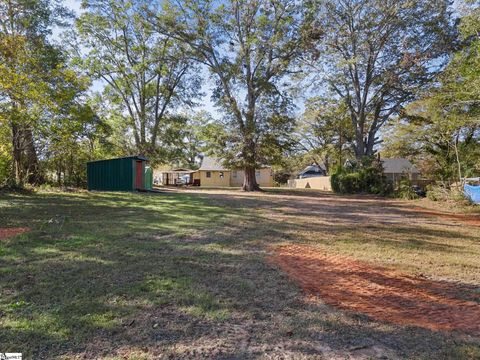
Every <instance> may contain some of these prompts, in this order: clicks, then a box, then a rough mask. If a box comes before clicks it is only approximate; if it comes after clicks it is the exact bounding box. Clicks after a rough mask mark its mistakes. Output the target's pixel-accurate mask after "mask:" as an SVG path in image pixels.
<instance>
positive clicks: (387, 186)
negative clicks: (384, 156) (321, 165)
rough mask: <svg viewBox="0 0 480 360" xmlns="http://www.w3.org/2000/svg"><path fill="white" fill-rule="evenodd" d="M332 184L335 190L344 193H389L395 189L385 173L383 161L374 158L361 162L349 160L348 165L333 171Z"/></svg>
mask: <svg viewBox="0 0 480 360" xmlns="http://www.w3.org/2000/svg"><path fill="white" fill-rule="evenodd" d="M331 184H332V189H333V191H335V192H338V193H343V194H354V193H369V194H378V195H387V194H389V193H391V192H392V189H393V187H392V184H391V183H390V182H389V181H388V180H387V178H386V177H385V175H384V174H383V168H382V165H381V163H380V162H379V161H377V160H376V159H372V158H366V159H364V160H362V161H361V162H360V163H355V162H349V163H348V166H345V167H338V168H337V169H335V170H334V172H333V173H332V176H331Z"/></svg>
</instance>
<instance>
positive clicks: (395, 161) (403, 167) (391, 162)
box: [381, 158, 420, 174]
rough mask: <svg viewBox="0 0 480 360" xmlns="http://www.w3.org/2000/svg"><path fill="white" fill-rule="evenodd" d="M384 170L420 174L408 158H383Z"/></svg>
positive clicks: (390, 172) (392, 172)
mask: <svg viewBox="0 0 480 360" xmlns="http://www.w3.org/2000/svg"><path fill="white" fill-rule="evenodd" d="M381 161H382V165H383V169H384V170H383V172H384V173H385V174H401V173H411V174H420V171H419V170H418V169H417V168H416V167H415V165H413V164H412V163H411V162H410V161H409V160H408V159H405V158H392V159H382V160H381Z"/></svg>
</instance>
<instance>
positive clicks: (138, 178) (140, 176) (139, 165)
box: [135, 160, 143, 189]
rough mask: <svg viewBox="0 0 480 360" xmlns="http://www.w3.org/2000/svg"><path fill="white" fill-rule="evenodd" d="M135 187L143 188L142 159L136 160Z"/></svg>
mask: <svg viewBox="0 0 480 360" xmlns="http://www.w3.org/2000/svg"><path fill="white" fill-rule="evenodd" d="M135 188H136V189H143V166H142V161H139V160H137V170H136V175H135Z"/></svg>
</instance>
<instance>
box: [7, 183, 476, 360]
mask: <svg viewBox="0 0 480 360" xmlns="http://www.w3.org/2000/svg"><path fill="white" fill-rule="evenodd" d="M232 194H233V195H232ZM232 194H230V195H229V194H224V195H217V196H212V195H210V194H207V193H202V192H199V193H196V192H192V193H183V192H179V193H175V192H169V193H163V194H131V193H84V192H81V193H40V194H35V195H18V194H15V195H0V227H17V226H18V227H25V226H27V227H29V228H30V231H29V232H27V233H24V234H21V235H18V236H16V237H13V238H9V239H4V240H0V258H1V263H0V345H1V348H0V351H7V352H22V353H23V354H24V356H26V358H33V357H35V358H45V359H47V358H62V357H65V358H71V357H76V356H78V357H81V356H87V357H89V358H112V357H118V358H155V357H156V356H160V355H166V354H167V355H168V354H171V355H172V356H188V357H192V358H196V357H198V356H200V355H201V357H226V358H229V357H240V358H242V357H256V356H259V355H261V354H263V353H267V352H270V353H277V354H282V353H283V354H290V355H292V356H297V357H299V358H302V357H309V356H313V355H314V354H315V353H316V352H318V351H319V350H318V349H319V346H320V345H319V344H321V346H326V347H327V348H328V349H331V351H334V352H335V353H341V351H344V350H345V351H346V350H348V349H351V348H352V347H355V346H361V345H362V344H364V343H365V342H366V341H367V340H368V339H370V340H368V341H373V342H376V341H378V342H382V341H384V339H386V338H388V342H389V343H391V346H390V348H389V347H388V346H387V345H385V347H386V348H387V350H386V353H387V354H390V353H392V354H395V355H396V356H400V357H402V356H403V355H405V356H413V355H415V354H416V355H418V358H430V356H438V357H437V358H442V357H443V358H448V357H449V356H457V357H459V358H462V357H463V358H473V357H474V356H476V355H478V354H479V353H478V352H476V351H477V350H476V349H477V347H478V342H475V341H474V342H473V343H472V341H471V340H468V339H467V340H465V339H463V338H462V339H463V340H462V339H460V340H459V339H457V338H453V337H450V336H448V334H447V335H445V334H440V333H438V334H437V333H432V332H430V331H427V330H423V329H410V328H398V327H396V326H393V325H388V324H378V323H375V322H372V321H370V320H368V319H366V318H365V317H363V316H358V315H355V314H345V313H342V312H338V311H333V310H331V309H329V308H326V307H325V306H323V305H318V304H313V303H308V301H307V302H306V300H305V299H304V297H303V295H302V293H301V292H300V291H299V289H298V287H297V286H296V285H295V284H293V283H292V282H291V281H289V280H288V279H287V278H286V276H285V275H284V274H282V273H281V272H280V271H279V270H278V269H276V268H274V267H272V266H271V265H268V264H267V263H266V262H265V261H264V256H265V251H268V249H269V247H270V246H271V245H273V244H275V243H277V242H286V241H287V242H288V241H301V242H307V243H310V244H311V243H312V242H315V241H318V242H323V241H324V240H325V242H323V243H322V244H321V245H322V246H323V247H325V246H327V247H331V249H332V251H335V252H345V253H348V254H349V255H353V256H355V251H354V247H355V246H357V245H358V244H360V242H361V241H362V239H359V238H358V237H359V236H360V237H361V235H359V233H361V232H359V231H358V229H356V230H355V229H354V230H351V232H350V233H354V234H355V236H356V238H355V239H353V238H352V239H350V240H348V241H347V239H344V240H343V242H342V241H339V242H334V241H333V240H332V239H335V237H336V236H337V237H339V236H340V237H341V236H344V235H345V234H343V235H342V234H340V233H338V232H335V231H333V230H332V231H331V234H330V236H326V235H325V234H326V233H327V232H328V229H327V227H323V228H322V229H321V231H320V227H319V228H318V229H317V230H318V231H316V230H315V229H314V228H313V227H312V226H310V227H309V228H308V229H305V231H306V232H305V233H302V232H301V230H300V229H299V228H295V226H294V225H293V222H292V223H289V222H288V214H286V215H285V214H284V215H282V216H283V217H282V218H281V219H280V220H275V219H273V218H271V216H270V215H271V214H270V215H268V214H267V213H268V212H272V211H273V213H280V212H281V209H282V207H283V206H286V204H288V201H289V200H288V197H287V196H286V197H285V199H286V200H285V199H284V200H282V201H286V203H283V202H282V203H281V204H279V203H275V202H274V201H273V200H275V199H277V198H275V199H273V198H272V199H271V197H275V196H282V194H281V193H280V195H279V194H278V193H277V194H276V195H272V194H264V195H260V196H258V197H252V198H245V199H243V198H242V197H241V196H240V195H241V194H240V193H238V192H233V193H232ZM296 194H297V193H295V194H293V193H292V194H290V195H292V196H296ZM290 195H289V196H290ZM277 200H278V199H277ZM333 201H334V200H333ZM277 208H278V212H277V210H276V209H277ZM272 209H273V210H272ZM292 216H293V215H292ZM301 216H302V215H301V214H295V215H294V217H292V219H293V218H294V222H295V223H296V224H297V225H296V226H304V227H305V224H306V223H308V218H307V217H305V221H306V223H305V224H303V225H302V224H301V221H300V220H299V219H300V218H301ZM305 216H306V215H305ZM299 222H300V224H299ZM310 225H312V224H310ZM318 226H320V225H318ZM333 226H335V224H334V225H333ZM336 226H339V224H336ZM339 228H341V226H340V227H339ZM294 230H298V235H295V234H296V232H295V231H294ZM432 231H433V230H432ZM439 234H440V235H439ZM411 235H412V234H411V233H409V232H407V231H406V230H405V229H403V230H402V229H400V231H399V232H397V238H396V239H394V240H392V241H398V242H401V240H402V239H401V238H402V236H403V237H409V236H410V237H411ZM296 236H297V237H296ZM365 236H366V237H368V239H369V240H368V242H362V244H364V245H363V246H362V247H359V249H360V254H359V258H361V259H363V258H366V259H367V260H368V256H367V255H365V254H364V253H371V252H372V251H373V252H375V251H376V250H378V249H380V250H381V249H382V246H385V247H387V245H388V248H390V245H391V244H387V243H386V240H388V239H383V238H382V239H379V238H378V237H379V235H378V232H377V233H375V228H374V227H373V228H372V227H370V230H369V231H367V232H366V235H365ZM425 236H427V237H431V236H436V237H439V236H440V237H441V232H440V230H438V231H436V232H430V233H428V232H426V233H425ZM451 236H452V235H451V234H449V235H448V236H447V237H446V238H445V239H443V240H445V241H447V242H448V241H450V240H449V239H451ZM315 239H317V240H315ZM339 239H340V238H339ZM443 240H442V239H438V240H436V242H438V243H441V242H442V241H443ZM356 241H357V242H358V243H357V244H355V242H356ZM464 241H465V244H463V245H465V246H470V245H468V244H474V245H475V246H476V247H475V249H474V251H478V246H477V245H478V238H466V239H465V240H464ZM342 244H343V245H342ZM457 245H458V246H463V245H462V244H457ZM415 246H416V245H415V243H414V242H412V243H411V244H410V247H413V249H409V248H408V247H407V248H405V247H400V249H401V251H402V252H403V254H404V256H403V257H401V259H404V258H405V259H407V260H408V259H411V260H408V261H411V262H412V264H411V265H412V266H413V265H414V264H413V262H414V259H413V257H409V256H410V255H411V253H410V251H412V252H414V251H416V250H415ZM419 246H420V245H419ZM439 246H440V245H439ZM472 246H473V245H472ZM472 249H473V247H472ZM440 250H442V249H440ZM440 250H439V251H440ZM381 251H383V250H381ZM422 251H426V252H429V251H430V252H431V254H434V255H435V254H436V253H435V251H437V250H435V249H433V248H432V250H429V248H424V249H422ZM462 251H463V250H462ZM459 253H460V252H459ZM405 254H406V255H405ZM409 254H410V255H409ZM439 254H440V253H439ZM473 254H476V253H473ZM441 256H448V255H447V254H445V255H441ZM453 256H457V255H456V254H453ZM473 256H475V255H473ZM376 257H377V258H378V257H379V256H378V254H377V255H376ZM434 257H436V258H437V259H438V256H437V255H435V256H433V255H432V256H430V257H428V261H432V260H431V258H434ZM372 259H375V257H372ZM467 259H468V256H467ZM407 260H402V261H404V262H407ZM438 261H440V262H442V261H443V260H442V259H440V260H438ZM444 262H445V261H444ZM445 263H448V261H446V262H445ZM465 264H467V265H465V266H468V267H469V268H468V269H466V270H465V271H466V273H468V275H465V276H464V275H460V278H459V280H462V276H463V277H464V279H465V280H471V279H475V278H476V276H473V275H471V272H472V271H475V269H473V268H471V266H472V265H471V263H470V262H469V261H466V263H465ZM432 266H438V264H434V265H432ZM446 266H447V267H448V266H449V265H448V264H447V265H446ZM405 267H406V268H408V266H405ZM477 269H478V268H477ZM447 274H448V272H447ZM472 281H474V280H471V281H470V283H471V282H472ZM477 285H478V284H477ZM382 339H383V340H382ZM474 340H475V339H474ZM368 341H367V342H368ZM384 342H385V341H384ZM278 344H283V345H278ZM278 346H280V348H278ZM281 346H283V348H282V347H281ZM432 354H433V355H432Z"/></svg>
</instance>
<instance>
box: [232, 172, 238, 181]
mask: <svg viewBox="0 0 480 360" xmlns="http://www.w3.org/2000/svg"><path fill="white" fill-rule="evenodd" d="M232 177H233V178H235V179H236V178H237V170H233V171H232Z"/></svg>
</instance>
